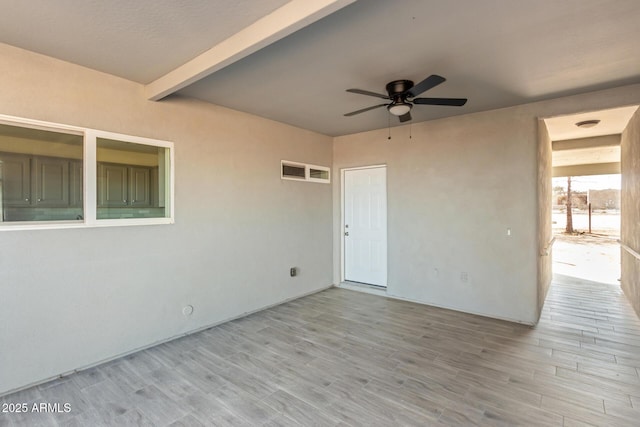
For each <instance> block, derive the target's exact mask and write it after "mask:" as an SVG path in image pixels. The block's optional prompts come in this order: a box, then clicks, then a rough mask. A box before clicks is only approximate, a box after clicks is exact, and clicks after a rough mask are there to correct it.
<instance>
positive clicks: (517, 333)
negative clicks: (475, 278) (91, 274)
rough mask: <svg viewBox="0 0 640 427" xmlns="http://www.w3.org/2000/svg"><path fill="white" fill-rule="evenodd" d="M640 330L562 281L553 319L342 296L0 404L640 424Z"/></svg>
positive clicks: (584, 285) (361, 421)
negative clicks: (523, 320) (525, 319)
mask: <svg viewBox="0 0 640 427" xmlns="http://www.w3.org/2000/svg"><path fill="white" fill-rule="evenodd" d="M639 371H640V321H639V320H638V318H637V317H636V315H635V314H634V313H633V311H632V310H631V308H630V306H629V304H628V302H627V301H626V300H625V298H624V296H623V295H622V293H621V291H620V288H619V287H618V286H615V285H604V284H596V283H590V282H585V281H578V280H572V279H568V278H556V279H555V283H554V285H553V286H552V288H551V290H550V293H549V296H548V298H547V302H546V305H545V307H544V312H543V314H542V319H541V321H540V323H539V324H538V325H537V326H536V327H535V328H531V327H527V326H524V325H518V324H513V323H508V322H503V321H498V320H493V319H488V318H483V317H479V316H473V315H469V314H463V313H458V312H454V311H449V310H444V309H438V308H433V307H428V306H424V305H419V304H413V303H408V302H402V301H397V300H393V299H387V298H384V297H378V296H373V295H368V294H364V293H359V292H353V291H348V290H343V289H330V290H327V291H324V292H320V293H318V294H315V295H312V296H308V297H305V298H301V299H298V300H296V301H292V302H289V303H286V304H283V305H280V306H278V307H275V308H272V309H269V310H265V311H262V312H260V313H257V314H254V315H251V316H248V317H246V318H243V319H240V320H236V321H233V322H229V323H226V324H224V325H221V326H218V327H215V328H211V329H208V330H206V331H203V332H200V333H198V334H194V335H191V336H188V337H185V338H181V339H178V340H175V341H172V342H170V343H166V344H162V345H159V346H157V347H154V348H152V349H149V350H145V351H142V352H139V353H136V354H133V355H131V356H128V357H125V358H122V359H119V360H116V361H113V362H110V363H108V364H105V365H102V366H99V367H97V368H93V369H90V370H87V371H83V372H80V373H77V374H74V375H71V376H68V377H65V378H61V379H58V380H55V381H53V382H50V383H47V384H44V385H41V386H38V387H34V388H31V389H28V390H25V391H22V392H19V393H16V394H14V395H10V396H6V397H4V398H2V399H0V401H1V402H29V403H32V402H48V403H55V402H60V403H70V404H71V409H72V410H71V412H70V413H68V414H42V413H40V414H33V413H32V414H11V415H8V414H0V426H19V425H29V426H32V425H69V426H98V425H157V426H165V425H172V426H200V425H205V426H208V425H219V426H238V425H251V426H259V425H265V426H295V425H304V426H312V425H318V426H334V425H341V426H395V425H399V426H404V425H409V426H410V425H416V426H424V425H443V426H444V425H446V426H452V425H465V426H466V425H504V426H514V425H531V426H546V425H549V426H561V425H564V426H580V425H602V426H625V425H628V426H638V425H640V377H639Z"/></svg>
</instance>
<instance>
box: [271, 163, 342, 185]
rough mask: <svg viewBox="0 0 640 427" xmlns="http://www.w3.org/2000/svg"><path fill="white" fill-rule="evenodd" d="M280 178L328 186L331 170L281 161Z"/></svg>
mask: <svg viewBox="0 0 640 427" xmlns="http://www.w3.org/2000/svg"><path fill="white" fill-rule="evenodd" d="M280 177H281V178H282V179H290V180H294V181H307V182H321V183H325V184H329V183H330V182H331V169H329V168H327V167H324V166H316V165H308V164H305V163H298V162H290V161H288V160H282V161H281V162H280Z"/></svg>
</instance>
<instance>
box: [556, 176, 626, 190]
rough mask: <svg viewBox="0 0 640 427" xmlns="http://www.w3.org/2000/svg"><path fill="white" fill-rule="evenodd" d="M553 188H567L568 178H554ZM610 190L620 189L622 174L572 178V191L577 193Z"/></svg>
mask: <svg viewBox="0 0 640 427" xmlns="http://www.w3.org/2000/svg"><path fill="white" fill-rule="evenodd" d="M552 185H553V187H559V186H562V187H564V188H565V189H566V188H567V178H566V177H560V178H553V181H552ZM608 188H616V189H618V190H619V189H620V174H613V175H593V176H574V177H572V178H571V189H572V190H576V191H587V190H606V189H608Z"/></svg>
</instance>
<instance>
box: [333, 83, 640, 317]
mask: <svg viewBox="0 0 640 427" xmlns="http://www.w3.org/2000/svg"><path fill="white" fill-rule="evenodd" d="M638 101H640V85H632V86H626V87H621V88H616V89H613V90H606V91H599V92H591V93H586V94H583V95H578V96H571V97H565V98H557V99H552V100H548V101H541V102H536V103H532V104H525V105H520V106H516V107H511V108H504V109H499V110H493V111H487V112H482V113H475V114H468V115H462V116H456V117H449V118H445V119H441V120H434V121H430V122H423V123H415V124H412V125H411V127H410V126H403V127H395V128H392V129H391V135H392V139H391V140H388V139H387V135H388V130H387V129H380V130H377V131H371V132H363V133H358V134H353V135H346V136H342V137H337V138H335V140H334V153H333V159H334V163H333V166H334V169H333V177H334V181H333V182H334V187H333V193H334V198H333V200H334V203H333V212H334V222H333V224H334V282H339V281H340V280H341V257H342V254H341V246H340V242H341V239H342V237H341V233H342V230H340V225H341V222H340V215H341V198H340V191H341V190H340V187H341V185H340V182H339V181H340V169H342V168H349V167H358V166H367V165H376V164H386V165H387V173H388V176H387V192H388V196H387V198H388V204H387V206H388V208H387V209H388V215H387V216H388V289H387V293H388V294H389V295H393V296H396V297H400V298H405V299H409V300H414V301H419V302H423V303H427V304H432V305H437V306H442V307H447V308H452V309H456V310H461V311H466V312H471V313H477V314H482V315H486V316H491V317H497V318H502V319H508V320H514V321H518V322H524V323H530V324H533V323H535V322H537V320H538V317H539V308H540V305H541V304H542V301H543V300H544V294H545V293H546V286H545V284H546V283H548V280H549V275H550V273H551V272H550V269H549V265H548V263H549V260H546V259H545V260H542V259H541V257H540V249H541V247H542V246H543V245H546V244H547V243H548V240H549V238H550V232H551V229H550V227H549V224H548V222H547V219H546V216H547V213H546V212H545V211H546V209H547V207H546V206H544V204H541V202H540V200H541V199H545V200H546V193H547V192H548V189H547V188H546V185H547V183H546V180H547V175H548V174H550V170H549V164H548V163H547V162H548V158H547V157H548V156H549V154H550V153H549V150H550V146H549V142H548V140H546V139H544V138H543V139H542V141H543V144H544V147H539V146H538V145H539V139H538V132H539V130H538V120H539V119H540V118H546V117H552V116H558V115H565V114H573V113H579V112H585V111H595V110H599V109H605V108H613V107H619V106H621V105H630V104H633V103H636V102H638ZM382 125H384V124H382ZM410 131H411V136H412V137H411V138H409V132H410ZM540 160H543V161H544V162H545V163H544V165H541V166H539V164H538V163H539V161H540ZM543 180H544V182H542V181H543ZM549 180H550V177H549ZM636 188H637V187H636ZM541 209H545V211H541ZM543 217H544V218H543ZM507 229H511V235H510V236H507ZM436 270H437V272H436ZM463 273H467V278H468V280H467V281H463V280H462V279H461V278H462V276H463Z"/></svg>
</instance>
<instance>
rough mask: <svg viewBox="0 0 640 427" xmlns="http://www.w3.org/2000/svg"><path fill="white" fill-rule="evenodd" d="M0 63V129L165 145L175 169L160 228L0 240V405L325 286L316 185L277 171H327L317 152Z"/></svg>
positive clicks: (111, 81)
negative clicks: (31, 122) (33, 127)
mask: <svg viewBox="0 0 640 427" xmlns="http://www.w3.org/2000/svg"><path fill="white" fill-rule="evenodd" d="M0 58H2V59H1V60H0V75H2V79H0V94H1V95H0V114H6V115H12V116H18V117H26V118H30V119H36V120H44V121H49V122H54V123H62V124H68V125H74V126H84V127H89V128H94V129H100V130H106V131H112V132H118V133H123V134H129V135H135V136H142V137H150V138H156V139H162V140H169V141H173V142H174V143H175V162H176V163H175V170H176V173H175V179H176V187H175V224H173V225H164V226H141V227H115V228H92V229H90V228H87V229H73V230H71V229H68V230H37V231H4V232H0V295H1V297H0V393H2V392H6V391H8V390H12V389H15V388H18V387H22V386H25V385H27V384H30V383H33V382H37V381H41V380H43V379H46V378H50V377H52V376H55V375H58V374H60V373H63V372H67V371H70V370H73V369H76V368H79V367H83V366H86V365H89V364H93V363H96V362H98V361H101V360H104V359H107V358H111V357H114V356H116V355H118V354H122V353H125V352H129V351H132V350H134V349H136V348H140V347H143V346H147V345H150V344H152V343H154V342H158V341H161V340H165V339H167V338H170V337H173V336H175V335H178V334H182V333H185V332H188V331H191V330H195V329H198V328H201V327H204V326H207V325H210V324H214V323H217V322H220V321H223V320H226V319H229V318H232V317H235V316H240V315H242V314H243V313H246V312H249V311H253V310H257V309H260V308H262V307H265V306H269V305H273V304H276V303H279V302H282V301H284V300H286V299H289V298H294V297H296V296H300V295H303V294H306V293H310V292H313V291H316V290H319V289H321V288H325V287H327V286H329V285H331V282H332V276H331V274H332V262H331V252H332V246H331V245H332V236H331V222H332V217H331V205H332V200H331V186H330V185H326V184H316V183H301V182H294V181H283V180H281V179H280V171H279V168H280V160H282V159H287V160H292V161H299V162H308V163H312V164H317V165H325V166H330V165H331V160H332V139H331V138H329V137H326V136H323V135H319V134H316V133H313V132H309V131H306V130H302V129H299V128H294V127H291V126H287V125H283V124H280V123H276V122H273V121H269V120H265V119H262V118H258V117H255V116H251V115H248V114H244V113H240V112H237V111H232V110H229V109H225V108H220V107H217V106H214V105H211V104H206V103H202V102H199V101H196V100H191V99H184V98H169V99H167V100H164V101H162V102H158V103H155V102H150V101H146V100H145V98H144V96H143V87H142V86H141V85H138V84H136V83H132V82H130V81H126V80H123V79H120V78H116V77H113V76H110V75H107V74H102V73H98V72H95V71H92V70H89V69H86V68H82V67H79V66H76V65H72V64H69V63H65V62H62V61H57V60H54V59H51V58H48V57H45V56H41V55H37V54H33V53H30V52H27V51H23V50H20V49H16V48H11V47H8V46H6V45H0ZM294 266H295V267H298V268H299V275H298V276H297V277H295V278H291V277H289V268H290V267H294ZM187 304H190V305H193V306H194V312H193V315H192V316H190V317H185V316H184V315H183V314H182V308H183V307H184V306H185V305H187Z"/></svg>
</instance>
